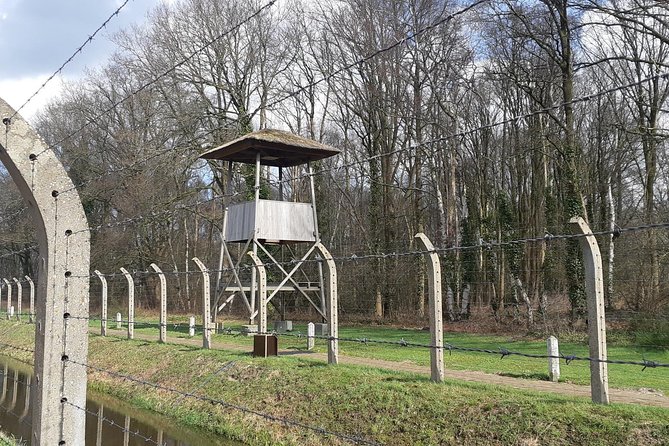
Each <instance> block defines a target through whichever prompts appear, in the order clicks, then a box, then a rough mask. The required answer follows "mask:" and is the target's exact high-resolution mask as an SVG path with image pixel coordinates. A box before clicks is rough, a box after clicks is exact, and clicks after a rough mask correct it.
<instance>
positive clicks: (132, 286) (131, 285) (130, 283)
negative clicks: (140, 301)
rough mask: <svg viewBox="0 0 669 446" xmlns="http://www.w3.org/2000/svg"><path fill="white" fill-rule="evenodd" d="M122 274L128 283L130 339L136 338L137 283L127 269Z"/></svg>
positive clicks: (122, 270)
mask: <svg viewBox="0 0 669 446" xmlns="http://www.w3.org/2000/svg"><path fill="white" fill-rule="evenodd" d="M121 272H122V273H123V275H124V276H125V279H126V280H127V281H128V339H134V338H135V281H134V280H133V279H132V276H131V275H130V273H129V272H128V270H126V269H125V268H121Z"/></svg>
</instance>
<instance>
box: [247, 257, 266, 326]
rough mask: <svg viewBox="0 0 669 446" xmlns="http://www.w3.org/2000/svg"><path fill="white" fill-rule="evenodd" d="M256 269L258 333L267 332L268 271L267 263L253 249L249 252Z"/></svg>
mask: <svg viewBox="0 0 669 446" xmlns="http://www.w3.org/2000/svg"><path fill="white" fill-rule="evenodd" d="M247 254H248V255H249V257H251V260H253V265H254V266H255V271H256V281H257V283H256V289H257V290H258V333H259V334H263V335H265V334H267V271H265V265H263V263H262V261H261V260H260V258H259V257H258V255H257V254H256V253H254V252H253V251H249V252H248V253H247Z"/></svg>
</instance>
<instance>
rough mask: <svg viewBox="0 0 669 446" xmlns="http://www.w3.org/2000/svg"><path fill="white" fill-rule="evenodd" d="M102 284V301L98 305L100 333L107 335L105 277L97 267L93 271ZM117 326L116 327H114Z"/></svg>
mask: <svg viewBox="0 0 669 446" xmlns="http://www.w3.org/2000/svg"><path fill="white" fill-rule="evenodd" d="M93 272H94V273H95V275H96V276H98V279H100V283H101V284H102V302H101V307H100V335H102V336H107V279H106V278H105V276H103V275H102V273H101V272H100V271H98V270H97V269H96V270H95V271H93ZM116 328H118V327H116Z"/></svg>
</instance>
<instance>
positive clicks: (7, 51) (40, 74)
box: [0, 0, 167, 119]
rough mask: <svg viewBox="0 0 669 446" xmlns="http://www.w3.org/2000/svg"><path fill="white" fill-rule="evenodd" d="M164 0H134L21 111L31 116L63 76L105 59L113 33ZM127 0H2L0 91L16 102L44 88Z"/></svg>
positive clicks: (71, 75) (15, 104) (137, 20)
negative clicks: (67, 60)
mask: <svg viewBox="0 0 669 446" xmlns="http://www.w3.org/2000/svg"><path fill="white" fill-rule="evenodd" d="M160 1H167V0H130V2H129V3H128V4H127V5H126V6H125V7H124V8H123V10H122V12H121V14H119V16H118V17H115V18H113V19H112V20H111V22H110V23H109V25H108V26H107V27H106V28H105V29H104V30H102V31H100V33H99V34H98V35H97V37H96V38H95V40H93V41H92V42H91V43H89V44H88V45H86V47H85V48H84V50H83V52H82V53H80V54H79V55H78V56H77V57H76V58H75V59H74V60H73V61H72V62H71V63H70V64H68V66H67V67H66V68H65V69H64V71H63V75H62V76H59V77H56V78H54V79H53V80H52V81H51V82H50V83H49V84H48V87H47V88H46V89H45V90H44V91H42V92H41V93H40V94H39V95H38V96H37V97H35V99H33V100H32V101H31V102H30V104H29V105H28V106H26V107H25V108H24V109H23V110H22V111H21V114H22V115H23V116H24V117H26V118H27V119H30V118H31V117H32V116H33V115H34V113H35V112H36V111H37V110H38V109H39V108H40V107H42V106H43V105H44V104H45V103H46V102H47V101H48V99H49V98H50V97H53V96H54V95H55V94H57V92H58V91H59V89H60V87H61V85H62V82H63V79H76V78H77V77H80V76H81V75H82V74H83V72H84V69H85V67H87V66H88V67H95V66H97V65H99V64H102V63H104V61H105V60H106V58H107V56H108V55H109V53H110V52H111V51H112V44H111V43H110V41H109V37H110V35H112V34H113V33H114V32H115V31H117V30H119V29H120V28H122V27H124V26H127V25H129V24H131V23H142V22H143V21H144V18H145V16H146V14H147V12H148V11H149V10H150V9H151V8H153V7H154V6H155V5H156V4H157V3H159V2H160ZM122 3H123V1H122V0H0V97H1V98H3V99H4V100H6V101H7V102H8V103H9V104H10V105H11V106H13V107H14V108H18V107H19V106H20V105H21V104H23V102H24V101H25V100H26V99H27V98H28V97H29V96H30V95H31V94H32V93H33V92H34V91H36V90H37V88H39V86H40V85H41V84H42V82H44V80H46V78H47V77H48V76H49V75H50V74H51V73H53V72H54V71H55V70H56V69H57V68H58V67H59V66H60V65H61V64H62V63H63V62H64V61H65V60H66V59H67V58H68V57H69V56H70V55H71V54H72V53H73V52H74V51H75V50H76V49H77V48H78V47H79V46H80V45H81V44H82V43H83V42H84V41H85V40H86V39H87V38H88V36H90V35H91V34H93V32H94V31H95V30H96V29H97V28H98V27H99V26H100V25H101V24H102V23H103V22H104V21H105V20H106V19H107V18H108V17H109V15H110V14H111V13H112V12H113V11H115V10H116V9H117V8H118V7H119V6H120V5H121V4H122Z"/></svg>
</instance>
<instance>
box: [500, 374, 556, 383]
mask: <svg viewBox="0 0 669 446" xmlns="http://www.w3.org/2000/svg"><path fill="white" fill-rule="evenodd" d="M496 374H497V375H499V376H507V377H509V378H521V379H531V380H534V381H548V375H546V374H545V373H514V372H498V373H496Z"/></svg>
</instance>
